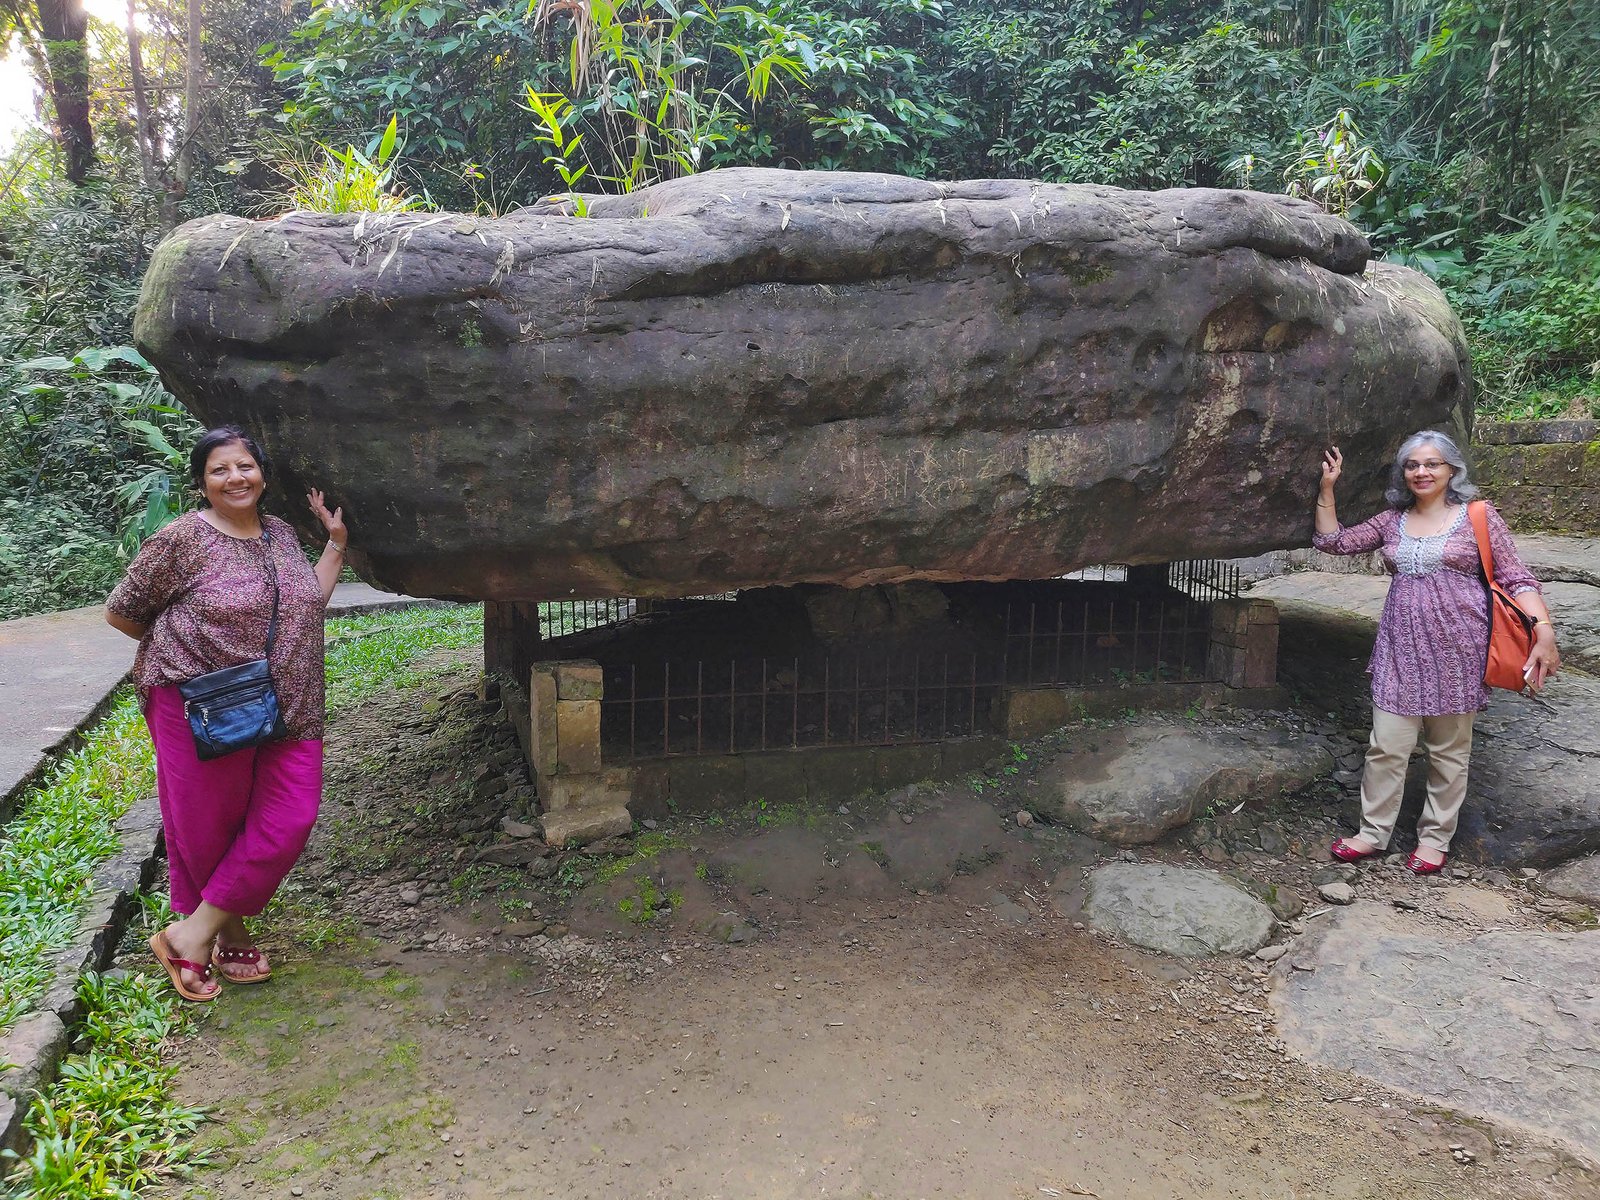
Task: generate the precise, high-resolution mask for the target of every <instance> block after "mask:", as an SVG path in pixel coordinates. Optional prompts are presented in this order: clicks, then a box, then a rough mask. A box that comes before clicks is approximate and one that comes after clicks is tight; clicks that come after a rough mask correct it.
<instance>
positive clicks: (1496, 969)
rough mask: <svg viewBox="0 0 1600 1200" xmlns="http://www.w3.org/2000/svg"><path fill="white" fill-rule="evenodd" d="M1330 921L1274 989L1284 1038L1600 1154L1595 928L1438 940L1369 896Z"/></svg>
mask: <svg viewBox="0 0 1600 1200" xmlns="http://www.w3.org/2000/svg"><path fill="white" fill-rule="evenodd" d="M1333 920H1334V924H1333V926H1332V928H1331V929H1330V930H1329V932H1328V933H1327V934H1326V936H1325V937H1324V938H1323V939H1322V941H1321V943H1320V945H1317V946H1315V947H1313V948H1306V947H1303V948H1301V949H1300V950H1298V951H1297V953H1296V962H1297V963H1298V964H1300V965H1302V966H1307V965H1309V966H1314V967H1315V969H1314V970H1309V971H1306V970H1299V971H1292V972H1290V973H1288V974H1287V976H1286V977H1285V978H1284V979H1283V981H1282V986H1280V987H1279V988H1278V989H1277V990H1276V991H1274V993H1273V1001H1272V1002H1273V1005H1274V1007H1275V1008H1276V1009H1277V1011H1278V1034H1279V1036H1280V1037H1281V1038H1282V1039H1283V1040H1284V1041H1285V1042H1287V1043H1288V1044H1289V1046H1290V1047H1292V1048H1293V1049H1294V1050H1295V1051H1296V1052H1298V1053H1299V1054H1302V1055H1304V1056H1305V1057H1306V1058H1309V1059H1311V1060H1312V1061H1314V1062H1319V1063H1323V1064H1325V1065H1327V1066H1332V1067H1337V1068H1339V1069H1340V1070H1344V1071H1353V1072H1355V1073H1356V1074H1359V1075H1364V1076H1366V1077H1367V1078H1369V1079H1374V1080H1377V1081H1378V1082H1379V1083H1382V1084H1385V1085H1387V1086H1389V1087H1395V1088H1399V1089H1401V1090H1403V1091H1406V1092H1410V1093H1413V1094H1415V1095H1420V1096H1423V1097H1425V1098H1427V1099H1429V1100H1432V1101H1434V1102H1436V1103H1441V1104H1444V1105H1446V1106H1448V1107H1450V1108H1453V1109H1458V1110H1461V1111H1464V1112H1468V1113H1472V1114H1474V1115H1476V1116H1480V1117H1486V1118H1490V1119H1493V1120H1509V1121H1515V1122H1520V1123H1522V1124H1524V1125H1527V1126H1531V1127H1532V1128H1534V1129H1536V1130H1537V1131H1539V1132H1540V1133H1542V1134H1544V1135H1545V1136H1549V1137H1555V1138H1558V1139H1561V1140H1563V1141H1566V1142H1567V1143H1569V1144H1570V1145H1572V1146H1573V1147H1575V1148H1577V1149H1578V1150H1579V1151H1580V1152H1582V1153H1583V1154H1585V1155H1587V1156H1588V1157H1590V1158H1595V1157H1600V1087H1596V1086H1595V1081H1596V1080H1597V1079H1600V1042H1597V1040H1596V1038H1595V1030H1596V1029H1600V934H1593V933H1570V934H1569V933H1529V932H1518V933H1490V934H1484V935H1482V936H1480V937H1475V938H1472V939H1470V940H1466V941H1443V940H1441V939H1439V938H1436V937H1429V936H1426V935H1424V934H1419V933H1414V932H1410V931H1409V930H1408V929H1407V928H1406V926H1405V924H1404V921H1403V919H1402V918H1400V917H1399V916H1398V915H1397V914H1395V913H1394V912H1393V910H1390V909H1388V908H1386V907H1384V906H1380V905H1377V904H1358V905H1356V906H1355V907H1354V908H1350V909H1344V910H1341V911H1340V912H1339V913H1338V915H1337V916H1336V917H1334V918H1333ZM1307 959H1310V962H1309V963H1308V962H1307V961H1306V960H1307Z"/></svg>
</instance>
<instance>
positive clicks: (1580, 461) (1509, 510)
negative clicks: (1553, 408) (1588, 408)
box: [1472, 421, 1600, 537]
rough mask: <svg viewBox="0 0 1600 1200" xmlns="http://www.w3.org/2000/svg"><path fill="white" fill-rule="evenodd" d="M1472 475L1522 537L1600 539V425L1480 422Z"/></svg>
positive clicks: (1574, 422) (1583, 422)
mask: <svg viewBox="0 0 1600 1200" xmlns="http://www.w3.org/2000/svg"><path fill="white" fill-rule="evenodd" d="M1473 443H1474V444H1473V447H1472V468H1473V475H1474V477H1475V478H1476V479H1477V481H1478V483H1479V484H1481V485H1482V487H1483V492H1484V495H1485V496H1487V497H1488V498H1489V499H1490V500H1492V501H1493V502H1494V504H1495V507H1496V508H1498V509H1499V510H1500V512H1501V513H1502V514H1503V515H1504V516H1505V519H1506V522H1507V524H1509V525H1510V526H1511V528H1512V529H1514V530H1519V531H1522V532H1529V533H1531V532H1536V531H1542V532H1547V533H1566V534H1582V535H1588V536H1590V537H1594V536H1600V421H1480V422H1479V423H1478V425H1477V428H1476V429H1475V430H1474V436H1473Z"/></svg>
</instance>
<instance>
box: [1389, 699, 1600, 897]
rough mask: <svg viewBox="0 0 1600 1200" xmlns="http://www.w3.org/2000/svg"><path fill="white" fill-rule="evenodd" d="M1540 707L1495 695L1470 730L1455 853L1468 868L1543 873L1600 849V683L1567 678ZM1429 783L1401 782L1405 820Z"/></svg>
mask: <svg viewBox="0 0 1600 1200" xmlns="http://www.w3.org/2000/svg"><path fill="white" fill-rule="evenodd" d="M1544 697H1545V700H1546V704H1543V705H1541V704H1535V703H1534V702H1532V701H1530V700H1527V699H1524V698H1523V697H1521V696H1513V695H1511V694H1510V693H1509V692H1495V693H1494V694H1493V695H1492V696H1491V697H1490V700H1489V707H1488V709H1487V710H1486V711H1484V712H1483V713H1481V714H1480V715H1479V716H1478V719H1477V721H1476V723H1475V724H1474V726H1473V746H1472V768H1471V775H1470V782H1469V784H1468V791H1467V803H1466V805H1465V807H1464V808H1463V809H1462V810H1461V824H1460V826H1459V827H1458V828H1457V831H1456V836H1455V840H1454V842H1452V844H1451V848H1452V849H1453V850H1456V851H1458V852H1460V853H1462V854H1464V855H1465V856H1466V858H1467V859H1468V860H1469V861H1478V862H1486V863H1494V864H1497V865H1505V866H1533V867H1546V866H1553V865H1555V864H1556V863H1560V862H1565V861H1566V860H1567V859H1569V858H1574V857H1576V856H1578V855H1581V854H1592V853H1594V852H1595V851H1597V850H1600V734H1597V733H1596V731H1595V724H1594V714H1595V713H1596V712H1600V680H1596V679H1593V678H1586V677H1584V676H1581V675H1577V674H1573V673H1565V672H1564V673H1563V674H1561V675H1559V676H1557V677H1556V678H1555V679H1554V680H1553V681H1551V683H1550V686H1549V687H1547V688H1546V689H1545V691H1544ZM1426 783H1427V777H1426V773H1425V771H1423V770H1422V769H1421V767H1420V763H1419V762H1414V763H1413V770H1412V771H1411V773H1410V774H1409V776H1408V777H1407V780H1406V806H1405V808H1404V809H1403V811H1402V815H1401V820H1402V821H1409V820H1412V819H1413V817H1412V814H1413V813H1416V812H1420V811H1421V807H1422V798H1423V794H1424V791H1425V788H1426Z"/></svg>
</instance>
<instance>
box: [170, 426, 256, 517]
mask: <svg viewBox="0 0 1600 1200" xmlns="http://www.w3.org/2000/svg"><path fill="white" fill-rule="evenodd" d="M235 442H238V443H239V444H240V445H241V446H243V447H244V448H245V449H246V450H247V451H248V452H249V454H250V457H251V458H253V459H255V460H256V466H258V467H260V468H261V478H262V480H263V482H270V481H271V479H272V464H271V463H270V462H268V461H267V456H266V455H265V454H264V453H262V451H261V447H260V446H259V445H258V444H257V443H256V440H255V438H253V437H251V436H250V435H249V434H248V433H246V432H245V431H244V430H243V429H240V428H239V426H237V425H219V426H217V427H216V428H215V429H208V430H206V431H205V433H203V434H201V435H200V440H199V441H198V442H196V443H195V444H194V449H193V450H191V451H189V482H190V483H191V484H193V485H194V489H195V491H197V492H199V493H200V499H201V503H205V502H206V500H205V495H206V485H205V477H206V460H207V459H209V458H210V457H211V452H212V451H213V450H215V449H216V448H217V447H218V446H231V445H233V444H234V443H235Z"/></svg>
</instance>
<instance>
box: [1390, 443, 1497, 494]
mask: <svg viewBox="0 0 1600 1200" xmlns="http://www.w3.org/2000/svg"><path fill="white" fill-rule="evenodd" d="M1422 446H1432V447H1434V449H1436V450H1438V451H1439V457H1440V458H1442V459H1444V461H1445V462H1447V463H1449V464H1450V468H1451V470H1450V482H1449V483H1447V484H1445V499H1446V500H1448V501H1449V502H1450V503H1451V504H1465V503H1466V502H1467V501H1468V500H1471V499H1472V498H1473V497H1474V496H1476V495H1477V494H1478V485H1477V484H1475V483H1473V482H1472V479H1471V477H1470V476H1469V474H1468V471H1467V456H1466V455H1465V454H1463V453H1462V452H1461V447H1460V446H1458V445H1456V442H1455V439H1454V438H1453V437H1451V436H1450V435H1449V434H1448V433H1440V432H1439V431H1438V430H1437V429H1423V430H1419V431H1418V432H1416V433H1413V434H1412V435H1411V436H1410V437H1408V438H1407V439H1406V440H1405V441H1403V442H1401V443H1400V449H1399V450H1397V451H1395V456H1394V465H1393V466H1392V467H1390V469H1389V486H1388V488H1386V489H1385V490H1384V493H1383V496H1384V499H1386V500H1387V501H1388V502H1389V503H1390V504H1391V505H1393V506H1394V507H1395V508H1410V507H1411V506H1412V505H1414V504H1416V502H1417V498H1416V497H1415V496H1414V495H1412V494H1411V489H1410V488H1408V487H1407V486H1406V468H1405V462H1406V459H1408V458H1410V457H1411V456H1412V455H1413V454H1415V453H1416V452H1417V450H1418V448H1419V447H1422Z"/></svg>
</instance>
